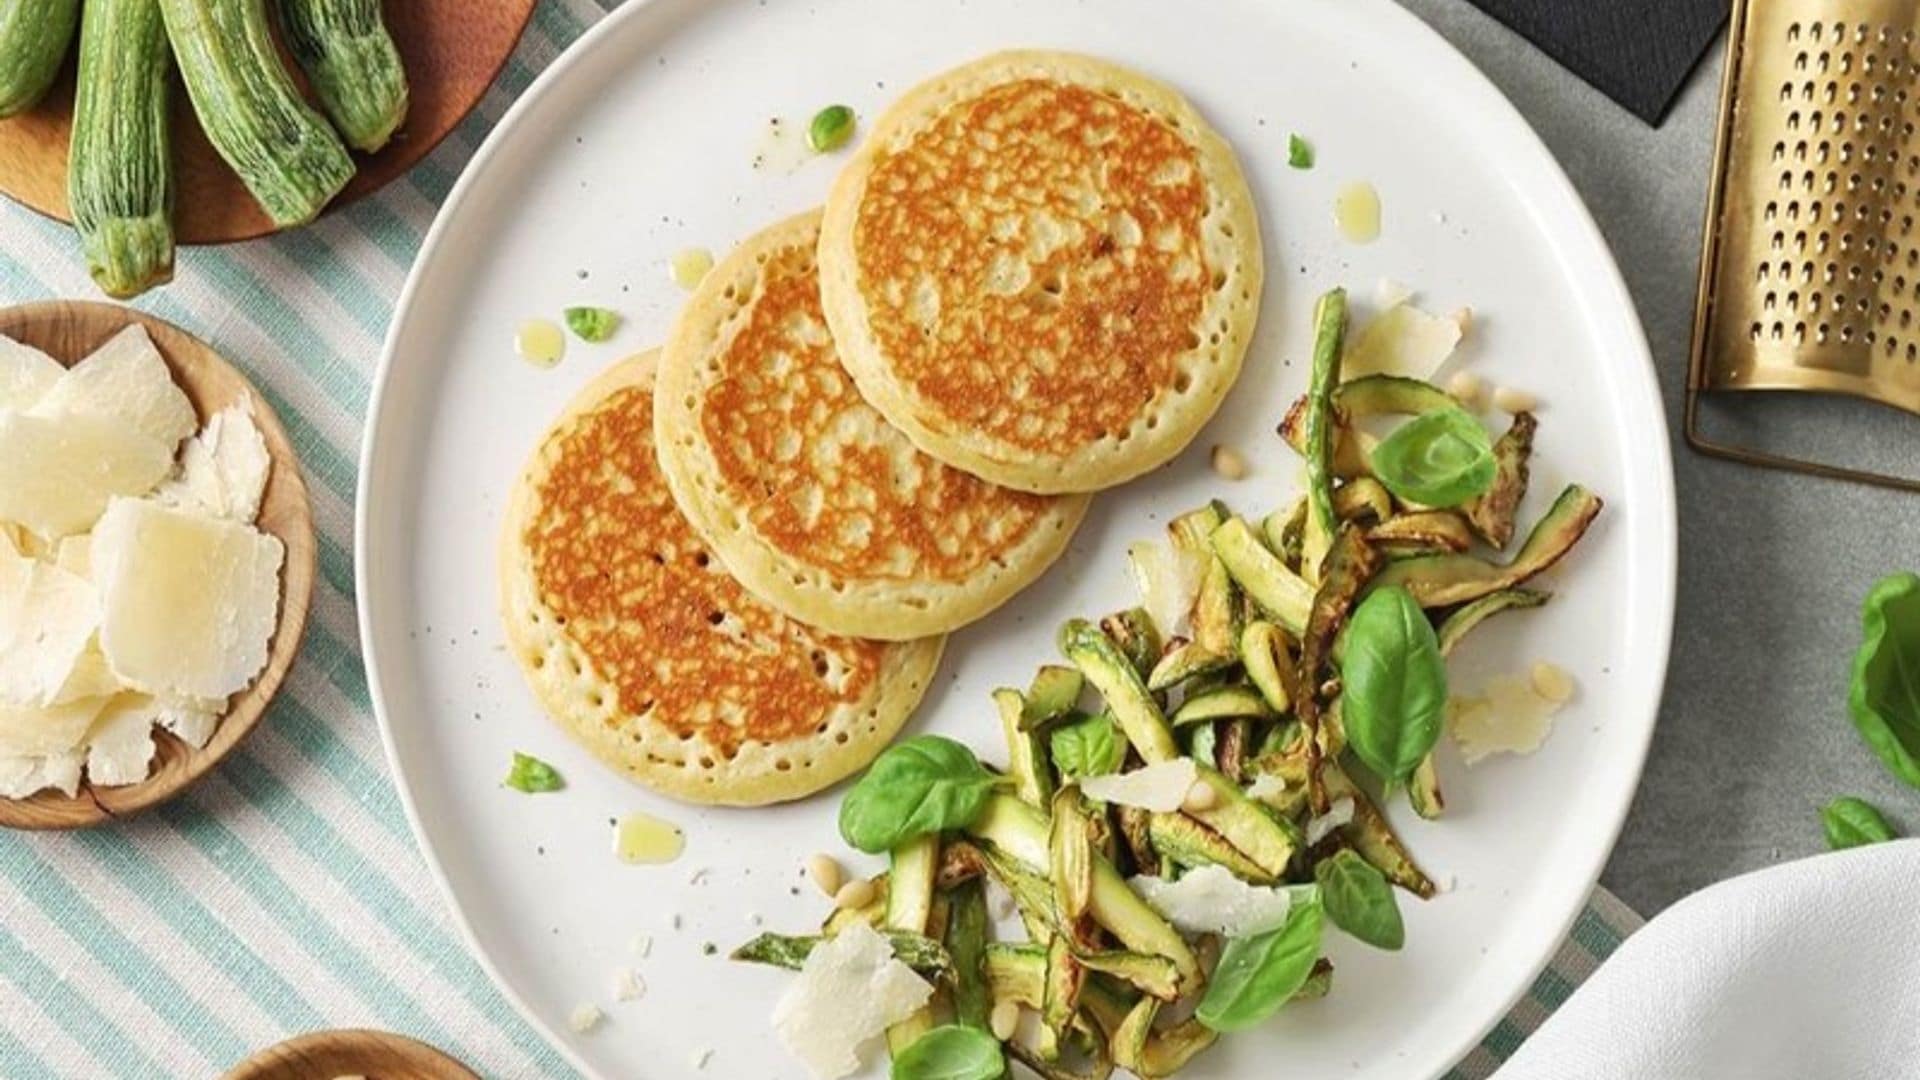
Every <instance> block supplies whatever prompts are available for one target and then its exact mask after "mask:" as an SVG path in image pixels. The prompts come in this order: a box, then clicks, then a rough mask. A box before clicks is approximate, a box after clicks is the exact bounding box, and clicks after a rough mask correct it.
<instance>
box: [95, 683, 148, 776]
mask: <svg viewBox="0 0 1920 1080" xmlns="http://www.w3.org/2000/svg"><path fill="white" fill-rule="evenodd" d="M154 713H155V709H154V703H153V699H152V698H150V697H147V696H146V695H144V694H123V695H121V696H119V697H116V698H114V699H113V701H112V702H110V703H109V704H108V705H107V707H106V709H105V710H103V711H102V712H101V713H100V718H99V719H98V720H95V721H94V723H93V730H92V731H91V732H89V733H88V736H87V779H88V780H90V781H92V782H93V783H95V784H100V785H102V786H106V787H114V786H118V785H121V784H137V783H139V782H140V781H142V780H145V779H146V778H147V765H148V763H149V762H151V761H152V760H153V721H154Z"/></svg>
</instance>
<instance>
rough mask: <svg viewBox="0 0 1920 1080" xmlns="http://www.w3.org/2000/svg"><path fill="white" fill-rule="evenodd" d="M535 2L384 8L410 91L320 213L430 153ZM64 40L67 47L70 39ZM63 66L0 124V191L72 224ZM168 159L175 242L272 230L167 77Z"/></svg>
mask: <svg viewBox="0 0 1920 1080" xmlns="http://www.w3.org/2000/svg"><path fill="white" fill-rule="evenodd" d="M535 3H536V0H487V2H486V3H483V4H476V3H471V2H470V0H395V2H392V3H388V4H387V5H386V15H387V27H388V29H389V30H390V31H391V32H392V34H393V41H394V44H395V46H397V47H398V48H399V50H400V59H401V62H402V63H403V64H405V65H406V69H407V82H408V86H409V89H410V93H411V102H410V104H409V106H408V109H407V121H406V124H405V125H404V126H402V127H401V128H400V130H399V131H398V132H397V133H395V135H394V137H393V141H392V142H390V143H388V144H387V145H386V146H383V147H381V148H380V151H379V153H376V154H373V155H372V156H370V157H369V156H366V155H361V154H355V155H354V163H355V164H357V165H358V166H360V171H359V172H358V173H356V174H355V175H354V178H353V180H352V181H351V182H350V183H348V184H347V187H346V190H344V191H342V192H341V193H340V194H339V195H338V196H336V197H335V198H334V200H333V202H332V203H330V204H328V209H332V208H334V207H339V206H345V205H346V204H347V203H350V202H352V201H354V200H355V199H358V198H360V197H361V196H363V195H368V194H371V193H372V192H375V191H378V190H379V189H380V188H382V187H384V186H386V184H388V183H389V182H390V181H392V180H394V179H395V178H397V177H399V176H400V175H401V174H402V173H404V172H406V171H407V170H408V169H411V168H412V167H413V166H414V165H415V164H416V163H417V162H419V160H420V159H421V158H423V157H426V156H427V154H428V152H430V151H431V150H432V149H433V148H434V147H435V146H438V145H439V143H440V140H441V139H444V138H446V137H447V135H448V133H450V132H451V131H453V129H454V128H455V127H456V126H458V125H459V123H460V121H461V120H463V119H465V118H466V115H467V114H468V113H469V112H472V111H473V107H474V106H475V105H477V104H479V103H480V98H481V96H482V95H483V94H485V93H486V92H487V87H488V86H490V85H492V84H493V79H494V76H496V75H498V74H499V73H500V69H501V68H502V67H504V66H506V63H507V58H508V57H509V56H511V55H513V48H514V46H515V45H516V44H517V43H518V42H519V40H520V34H521V31H523V30H524V29H526V25H527V20H528V19H529V18H530V17H531V16H532V15H533V9H534V6H535ZM74 36H75V38H76V45H77V39H78V37H79V35H78V34H77V33H76V34H75V35H74ZM73 69H74V61H73V57H72V56H68V58H67V66H66V69H65V70H64V71H63V72H62V73H61V75H60V78H59V80H58V81H56V82H55V83H54V85H53V88H52V89H51V90H49V91H48V92H47V96H46V97H45V98H44V99H42V100H41V101H40V103H39V104H37V105H35V106H34V107H33V108H31V109H29V110H27V111H26V112H24V113H21V114H20V115H18V116H15V117H12V118H11V119H7V120H0V192H4V193H6V194H7V195H10V196H12V197H13V198H14V199H16V200H18V201H19V202H21V203H23V204H25V205H26V206H29V207H32V208H33V209H35V210H38V211H40V212H41V213H43V214H46V215H48V216H49V217H54V218H58V219H60V220H61V221H72V220H73V217H72V214H71V212H70V211H69V209H68V207H67V134H68V126H69V124H70V123H71V121H72V118H73ZM288 70H289V71H290V72H292V73H293V74H294V76H295V79H296V80H299V69H298V68H296V67H293V66H292V65H291V63H289V65H288ZM303 85H304V84H303ZM173 158H174V192H175V198H174V222H173V228H174V233H175V236H176V238H177V239H178V241H179V242H180V243H182V244H226V243H231V242H233V241H235V240H250V239H252V238H254V237H256V236H265V235H266V234H268V233H271V232H276V231H278V230H277V228H276V226H275V225H274V224H273V222H272V221H270V220H268V219H267V215H266V213H265V212H264V211H262V210H261V209H260V207H259V205H258V204H257V203H255V202H254V201H253V196H251V195H249V194H247V189H246V188H245V187H244V186H242V185H241V183H240V178H239V177H238V176H235V175H234V173H233V170H231V169H229V168H227V163H226V162H224V161H222V160H220V155H219V154H216V153H214V150H213V147H212V145H210V144H209V143H208V142H207V137H206V135H204V134H203V133H202V132H201V130H200V123H199V121H198V120H196V119H194V115H193V103H192V102H190V101H188V100H187V92H186V87H184V86H182V85H181V83H180V80H179V79H178V78H177V77H176V78H175V79H174V80H173ZM76 250H77V249H76ZM75 257H76V258H78V255H76V256H75Z"/></svg>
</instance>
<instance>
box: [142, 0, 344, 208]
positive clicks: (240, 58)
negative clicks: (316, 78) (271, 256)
mask: <svg viewBox="0 0 1920 1080" xmlns="http://www.w3.org/2000/svg"><path fill="white" fill-rule="evenodd" d="M160 10H161V13H162V14H164V15H165V16H166V22H167V39H168V40H169V41H171V42H172V43H173V56H174V60H175V62H176V63H178V64H179V65H180V75H181V77H182V78H183V79H185V80H186V84H187V95H188V96H189V97H191V98H192V99H193V111H194V114H195V115H197V116H198V117H199V118H200V126H201V128H202V129H204V130H205V131H206V133H207V140H208V141H209V142H211V143H213V148H214V149H215V150H218V151H219V152H220V156H221V157H222V158H225V159H226V162H227V164H228V165H230V166H232V168H233V171H234V172H236V173H238V174H239V175H240V180H241V182H242V183H244V184H246V185H247V190H248V191H250V192H252V193H253V197H254V198H255V199H256V200H258V201H259V203H260V206H261V208H262V209H264V210H266V212H267V216H268V217H269V218H272V219H273V223H274V224H275V225H281V226H286V225H299V224H302V223H304V222H307V221H311V220H313V217H314V215H316V214H318V213H319V212H320V209H321V208H322V207H324V206H326V205H327V201H328V200H330V199H332V198H333V197H334V196H335V195H336V194H339V191H340V189H341V188H343V187H345V186H346V183H347V181H348V180H349V179H351V178H352V177H353V159H352V158H350V157H348V156H347V148H346V147H345V146H344V145H342V144H341V142H340V136H338V135H335V134H334V133H333V128H331V127H329V126H327V121H326V119H325V118H324V117H322V116H321V115H320V114H319V113H317V112H315V111H314V110H313V108H312V106H310V105H308V104H307V103H306V102H305V101H302V100H301V99H300V95H299V93H298V92H296V91H295V89H294V86H293V80H292V79H291V78H290V77H289V76H288V75H287V70H286V68H284V67H282V66H281V64H280V57H279V54H278V53H277V52H276V51H275V50H274V46H273V36H272V34H271V33H270V32H269V31H268V28H267V11H266V0H160Z"/></svg>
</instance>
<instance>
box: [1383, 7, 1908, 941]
mask: <svg viewBox="0 0 1920 1080" xmlns="http://www.w3.org/2000/svg"><path fill="white" fill-rule="evenodd" d="M1403 2H1404V3H1405V4H1406V6H1407V7H1408V8H1409V9H1410V10H1412V11H1413V12H1414V13H1416V14H1417V15H1419V16H1420V17H1421V18H1423V19H1425V20H1426V21H1427V22H1428V23H1429V24H1430V25H1432V26H1433V27H1434V28H1436V29H1437V30H1439V31H1440V33H1441V34H1443V35H1444V36H1446V38H1447V39H1448V40H1450V41H1452V42H1453V44H1454V45H1455V46H1456V47H1457V48H1459V49H1460V50H1461V51H1462V52H1464V53H1465V54H1466V55H1467V56H1468V57H1469V58H1470V59H1471V60H1473V62H1474V63H1475V64H1477V65H1479V67H1480V69H1481V70H1482V71H1484V72H1485V73H1486V74H1487V76H1488V77H1489V78H1491V79H1492V80H1493V82H1494V83H1495V84H1496V85H1498V86H1499V87H1500V89H1501V90H1502V91H1504V92H1505V93H1506V94H1507V96H1508V97H1509V98H1511V99H1512V100H1513V101H1514V103H1515V104H1516V105H1518V106H1519V108H1520V111H1521V112H1522V113H1524V114H1525V115H1526V117H1527V118H1528V120H1529V121H1531V122H1532V124H1533V126H1534V128H1535V130H1537V131H1538V132H1539V133H1540V135H1541V137H1542V138H1543V139H1545V140H1546V143H1547V145H1548V146H1549V147H1550V148H1551V149H1552V150H1553V152H1554V154H1555V155H1556V156H1557V157H1558V158H1559V159H1560V163H1561V165H1562V166H1563V167H1564V168H1565V169H1566V171H1567V173H1568V174H1569V175H1570V176H1571V177H1572V178H1573V182H1574V184H1575V185H1576V186H1577V187H1578V188H1579V189H1580V193H1581V195H1582V196H1583V197H1584V198H1585V199H1586V201H1587V205H1588V206H1589V207H1591V208H1592V211H1593V214H1594V217H1595V218H1597V219H1598V220H1599V222H1600V227H1601V229H1602V231H1604V232H1605V234H1606V237H1607V240H1608V242H1609V243H1610V244H1611V245H1612V246H1613V252H1614V257H1615V258H1616V259H1617V260H1618V261H1619V263H1620V268H1621V270H1622V271H1623V272H1624V273H1625V275H1626V279H1627V284H1628V286H1629V287H1630V288H1631V289H1632V292H1633V298H1634V302H1635V303H1636V304H1637V305H1638V306H1639V310H1640V318H1641V320H1642V322H1643V323H1644V324H1645V325H1646V330H1647V337H1648V340H1649V341H1650V342H1651V344H1652V346H1653V359H1654V364H1655V366H1656V367H1657V369H1658V374H1659V379H1660V385H1661V390H1662V394H1663V396H1664V398H1665V401H1666V411H1667V423H1668V425H1669V427H1670V429H1671V437H1672V441H1673V456H1674V472H1675V474H1676V475H1675V480H1676V487H1677V492H1678V498H1679V512H1680V516H1679V520H1680V592H1679V597H1678V602H1677V612H1678V614H1677V618H1676V621H1675V624H1674V641H1673V659H1672V666H1671V668H1670V670H1669V673H1668V676H1667V687H1666V699H1665V703H1664V705H1663V706H1662V708H1661V712H1660V722H1659V727H1658V729H1657V730H1656V731H1655V734H1654V739H1653V747H1652V751H1651V753H1650V755H1649V757H1648V759H1647V766H1646V772H1645V774H1644V776H1643V778H1642V780H1641V784H1640V791H1639V794H1638V796H1637V797H1636V799H1635V801H1634V806H1633V811H1632V814H1631V816H1630V817H1629V818H1628V820H1627V824H1626V828H1625V830H1624V831H1623V832H1622V834H1621V836H1620V841H1619V844H1618V846H1617V847H1616V848H1615V849H1614V853H1613V857H1612V859H1611V861H1609V863H1608V864H1607V868H1606V872H1605V874H1604V875H1603V876H1602V878H1601V881H1602V883H1603V884H1605V885H1606V886H1607V887H1608V888H1609V889H1611V890H1613V891H1614V892H1615V893H1616V894H1618V895H1619V896H1620V897H1621V899H1623V900H1625V901H1626V902H1627V903H1629V904H1631V905H1633V906H1634V907H1635V908H1636V909H1638V910H1639V911H1640V912H1641V913H1642V914H1646V915H1652V914H1653V913H1655V912H1657V911H1659V910H1660V909H1661V908H1664V907H1666V906H1667V905H1669V904H1671V903H1673V902H1674V901H1675V900H1678V899H1680V898H1681V897H1682V896H1685V895H1686V894H1688V893H1690V892H1693V891H1695V890H1697V889H1699V888H1702V887H1703V886H1706V885H1709V884H1711V883H1713V882H1715V881H1718V880H1721V879H1723V878H1727V877H1731V876H1733V875H1735V874H1739V873H1741V872H1743V871H1747V870H1753V869H1757V868H1760V867H1764V866H1767V865H1769V864H1772V863H1776V862H1781V861H1783V860H1787V859H1794V858H1799V857H1801V856H1804V855H1810V854H1813V853H1815V852H1818V851H1823V850H1825V847H1826V845H1825V841H1824V839H1823V837H1822V834H1821V830H1820V823H1819V817H1818V808H1819V807H1820V805H1821V804H1822V803H1824V802H1826V801H1827V800H1828V799H1830V798H1832V797H1834V796H1836V795H1841V794H1857V795H1860V796H1863V797H1865V798H1867V799H1869V800H1870V801H1872V802H1874V803H1875V804H1876V805H1878V806H1880V807H1881V808H1882V809H1883V810H1885V811H1886V813H1887V815H1888V817H1889V818H1890V819H1891V820H1892V821H1893V822H1894V824H1895V825H1896V826H1897V827H1901V831H1902V832H1904V833H1912V832H1915V831H1920V791H1915V790H1913V789H1912V788H1909V787H1907V786H1905V785H1904V784H1902V783H1901V782H1900V781H1899V780H1897V779H1896V778H1894V777H1893V776H1892V774H1890V773H1888V772H1887V771H1886V770H1885V769H1884V768H1883V767H1882V766H1881V765H1880V762H1879V759H1878V758H1876V757H1875V756H1874V755H1873V753H1872V752H1871V751H1869V750H1868V749H1867V747H1866V745H1865V744H1864V743H1862V742H1861V741H1860V739H1859V737H1858V735H1856V734H1855V732H1854V730H1853V726H1852V724H1851V723H1850V721H1849V720H1848V717H1847V710H1846V693H1847V676H1848V667H1849V664H1850V662H1851V658H1852V654H1853V651H1854V649H1855V647H1856V646H1857V645H1858V643H1859V640H1860V619H1859V607H1860V601H1861V599H1862V597H1864V596H1865V595H1866V592H1867V589H1868V588H1869V587H1870V586H1871V585H1872V583H1873V582H1874V581H1875V580H1876V579H1878V578H1879V577H1880V576H1882V575H1883V574H1886V573H1890V572H1892V571H1894V570H1899V569H1920V496H1911V495H1900V494H1896V493H1892V492H1887V491H1882V490H1878V489H1874V488H1869V487H1862V486H1855V485H1849V484H1844V483H1838V482H1833V481H1826V480H1819V479H1814V478H1811V477H1805V476H1798V475H1793V474H1789V473H1782V472H1773V471H1767V470H1760V469H1754V468H1750V467H1747V466H1742V465H1736V464H1732V463H1728V462H1723V461H1718V460H1715V459H1711V458H1707V457H1703V456H1701V455H1699V454H1697V453H1695V452H1694V451H1693V450H1691V449H1690V448H1688V447H1687V446H1686V444H1685V441H1684V439H1683V438H1682V434H1681V427H1680V420H1681V412H1680V409H1681V403H1682V398H1683V391H1684V389H1685V382H1686V364H1687V351H1688V346H1689V338H1690V335H1691V333H1692V320H1693V309H1694V291H1695V278H1696V274H1697V272H1698V267H1699V259H1700V231H1701V223H1702V219H1703V217H1704V214H1705V210H1706V190H1707V181H1708V172H1709V169H1710V168H1711V164H1712V156H1713V133H1714V124H1715V121H1716V118H1717V112H1718V108H1719V87H1720V72H1721V66H1722V59H1723V58H1724V56H1725V47H1724V41H1722V42H1721V43H1719V44H1716V45H1715V47H1714V49H1713V50H1712V52H1711V53H1710V54H1709V56H1708V57H1707V59H1706V61H1705V62H1703V63H1702V64H1701V66H1700V68H1699V70H1697V71H1696V72H1695V73H1694V75H1693V78H1692V80H1691V81H1690V82H1689V83H1688V85H1687V87H1686V89H1685V90H1684V91H1683V92H1682V95H1681V97H1680V100H1679V102H1678V103H1677V104H1676V105H1675V106H1674V109H1673V111H1672V112H1671V113H1670V114H1669V115H1668V117H1667V119H1666V121H1665V123H1664V124H1663V125H1662V126H1661V127H1659V128H1657V129H1656V128H1649V127H1648V126H1647V125H1645V124H1644V123H1642V122H1641V121H1640V120H1638V119H1636V118H1635V117H1633V116H1632V115H1631V114H1629V113H1627V112H1626V110H1624V109H1622V108H1620V107H1619V106H1617V105H1615V104H1614V103H1613V102H1611V101H1609V100H1608V99H1606V98H1605V97H1603V96H1602V95H1601V94H1600V93H1599V92H1598V91H1595V90H1593V89H1592V88H1590V87H1588V86H1587V85H1586V84H1585V83H1583V82H1581V81H1580V80H1579V79H1577V78H1576V77H1574V76H1573V75H1571V74H1570V73H1568V72H1567V71H1566V70H1565V69H1563V68H1561V67H1559V66H1558V65H1556V64H1555V63H1554V62H1553V61H1552V60H1550V59H1548V58H1547V57H1546V56H1545V55H1544V54H1542V53H1540V52H1539V51H1537V50H1536V49H1534V48H1533V47H1532V46H1530V45H1529V44H1527V43H1526V42H1525V41H1524V40H1523V39H1522V38H1520V37H1518V36H1517V35H1515V34H1513V33H1512V32H1511V31H1509V30H1507V29H1506V28H1505V27H1504V26H1501V25H1500V24H1499V23H1497V22H1495V21H1494V20H1493V19H1491V18H1489V17H1488V16H1486V15H1485V14H1483V13H1481V12H1480V11H1478V10H1477V9H1474V8H1471V7H1469V6H1468V5H1467V4H1466V3H1465V2H1464V0H1403ZM1742 409H1744V410H1746V418H1744V419H1743V418H1741V417H1733V416H1729V417H1728V418H1726V422H1727V423H1729V424H1732V423H1740V424H1742V425H1743V427H1742V428H1741V429H1740V430H1743V431H1747V432H1750V433H1751V435H1752V436H1753V437H1757V438H1759V439H1761V441H1764V442H1765V443H1767V444H1768V445H1772V446H1776V447H1782V448H1788V449H1791V450H1793V451H1796V452H1800V453H1804V454H1808V455H1812V456H1822V455H1824V456H1826V457H1828V458H1829V459H1831V460H1847V461H1853V462H1861V463H1866V464H1870V465H1873V466H1876V467H1882V468H1887V469H1890V470H1891V471H1901V470H1902V469H1903V468H1904V470H1905V471H1907V472H1908V473H1909V474H1916V475H1920V420H1917V419H1915V418H1913V417H1910V416H1907V415H1905V414H1902V413H1897V412H1895V411H1893V410H1890V409H1883V408H1880V407H1877V406H1873V405H1868V404H1860V403H1854V402H1843V401H1823V400H1810V399H1806V398H1804V397H1801V398H1795V399H1792V400H1787V399H1781V400H1777V401H1773V402H1766V403H1761V404H1757V405H1742ZM1716 430H1723V431H1725V430H1734V429H1732V428H1718V429H1716Z"/></svg>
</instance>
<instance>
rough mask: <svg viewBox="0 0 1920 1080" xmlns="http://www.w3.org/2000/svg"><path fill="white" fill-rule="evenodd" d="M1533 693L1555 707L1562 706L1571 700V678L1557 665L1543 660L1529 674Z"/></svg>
mask: <svg viewBox="0 0 1920 1080" xmlns="http://www.w3.org/2000/svg"><path fill="white" fill-rule="evenodd" d="M1531 675H1532V682H1533V692H1534V693H1536V694H1539V695H1540V696H1541V697H1542V698H1543V699H1545V700H1547V701H1550V702H1552V703H1553V704H1555V705H1564V704H1566V703H1567V702H1568V701H1569V700H1571V699H1572V698H1573V676H1571V675H1569V674H1567V671H1566V669H1565V668H1563V667H1561V666H1560V665H1558V664H1550V663H1548V662H1546V661H1545V660H1541V661H1538V662H1536V663H1535V664H1534V665H1533V671H1532V672H1531Z"/></svg>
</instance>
